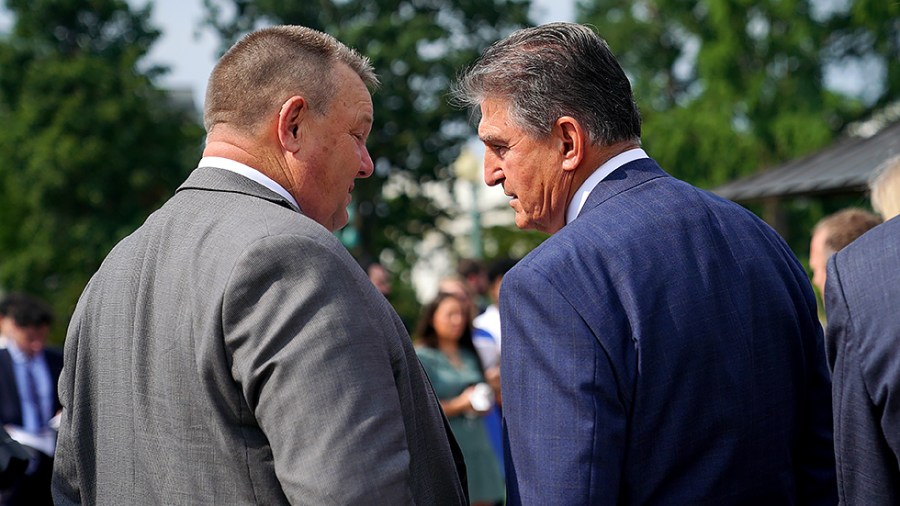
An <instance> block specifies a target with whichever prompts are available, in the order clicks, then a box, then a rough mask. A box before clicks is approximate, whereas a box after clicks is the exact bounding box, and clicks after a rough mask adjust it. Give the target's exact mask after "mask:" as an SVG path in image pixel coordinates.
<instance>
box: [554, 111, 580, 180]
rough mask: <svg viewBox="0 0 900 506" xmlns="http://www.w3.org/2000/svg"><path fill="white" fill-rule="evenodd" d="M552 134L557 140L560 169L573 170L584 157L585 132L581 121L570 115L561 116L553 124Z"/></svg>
mask: <svg viewBox="0 0 900 506" xmlns="http://www.w3.org/2000/svg"><path fill="white" fill-rule="evenodd" d="M553 134H554V135H555V136H556V137H557V139H558V140H559V146H560V151H561V153H560V154H561V155H562V169H563V170H575V169H576V168H577V167H578V165H579V164H581V160H582V159H584V150H585V147H586V145H587V144H586V141H587V137H586V135H587V133H586V132H585V131H584V129H583V128H582V127H581V123H579V122H578V120H576V119H575V118H573V117H571V116H563V117H561V118H559V119H557V120H556V123H554V124H553Z"/></svg>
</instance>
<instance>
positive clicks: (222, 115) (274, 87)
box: [203, 25, 378, 134]
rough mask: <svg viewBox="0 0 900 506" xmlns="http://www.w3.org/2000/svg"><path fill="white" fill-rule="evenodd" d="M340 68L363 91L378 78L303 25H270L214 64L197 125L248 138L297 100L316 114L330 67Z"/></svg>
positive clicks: (329, 85) (325, 101)
mask: <svg viewBox="0 0 900 506" xmlns="http://www.w3.org/2000/svg"><path fill="white" fill-rule="evenodd" d="M341 63H343V64H345V65H347V66H348V67H350V68H351V69H353V70H354V71H355V72H356V73H357V75H359V77H360V79H362V81H363V82H364V83H365V84H366V85H367V86H369V87H375V86H377V85H378V78H377V77H376V76H375V73H374V71H373V69H372V66H371V64H370V63H369V60H368V59H367V58H365V57H363V56H361V55H359V54H358V53H357V52H356V51H354V50H353V49H350V48H348V47H347V46H345V45H344V44H342V43H341V42H340V41H338V40H337V39H335V38H334V37H332V36H331V35H328V34H326V33H322V32H319V31H316V30H313V29H311V28H306V27H303V26H289V25H284V26H273V27H270V28H264V29H262V30H258V31H256V32H253V33H250V34H248V35H246V36H245V37H244V38H242V39H241V40H239V41H238V42H237V43H236V44H235V45H234V46H232V47H231V49H229V50H228V52H226V53H225V55H223V56H222V58H221V59H220V60H219V62H218V63H217V64H216V67H215V68H214V69H213V71H212V74H211V75H210V78H209V85H208V87H207V90H206V103H205V107H204V113H203V116H204V118H203V122H204V125H205V127H206V131H207V133H210V132H212V130H213V129H214V128H215V127H216V126H217V125H220V124H227V125H229V126H231V127H232V128H235V129H236V130H238V131H240V132H243V133H247V134H251V133H254V132H255V130H256V129H257V128H258V127H259V126H260V125H261V124H262V123H263V122H264V120H265V119H266V118H271V117H272V116H273V115H277V113H278V109H279V108H280V107H281V105H282V104H283V103H284V102H285V101H286V100H287V99H289V98H290V97H292V96H294V95H301V96H303V97H304V98H306V100H307V101H308V102H309V105H310V108H311V109H312V110H313V111H316V112H318V113H320V114H321V113H324V112H326V111H327V109H328V105H329V103H330V100H331V98H332V96H333V94H334V90H335V89H336V88H337V87H336V86H334V83H333V79H334V77H333V74H334V68H335V66H336V65H337V64H341Z"/></svg>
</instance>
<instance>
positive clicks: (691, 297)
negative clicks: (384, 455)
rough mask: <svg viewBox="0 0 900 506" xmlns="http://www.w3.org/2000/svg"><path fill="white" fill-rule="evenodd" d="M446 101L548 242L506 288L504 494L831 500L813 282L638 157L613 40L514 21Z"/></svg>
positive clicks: (754, 226)
mask: <svg viewBox="0 0 900 506" xmlns="http://www.w3.org/2000/svg"><path fill="white" fill-rule="evenodd" d="M636 36H639V35H636ZM455 96H456V97H457V99H459V101H460V102H461V103H463V104H466V105H468V106H471V107H479V108H480V113H481V118H480V123H479V127H478V134H479V137H480V138H481V139H482V141H483V142H484V144H485V146H486V153H485V160H484V178H485V181H486V182H487V184H488V185H492V186H493V185H498V184H499V185H502V186H503V189H504V191H505V193H506V194H507V195H508V196H510V198H511V201H510V206H511V207H512V208H513V209H514V210H515V212H516V216H515V219H516V225H517V226H519V227H520V228H533V229H538V230H541V231H544V232H547V233H551V234H554V235H553V236H552V237H550V238H549V239H547V240H546V241H545V242H544V243H543V244H541V245H540V246H539V247H538V248H536V249H535V250H534V251H533V252H532V253H531V254H529V255H528V256H527V257H526V258H525V259H523V260H521V261H519V263H518V264H517V265H516V267H515V268H513V269H512V270H511V271H510V272H509V273H507V275H506V276H505V277H504V280H503V286H502V288H501V303H500V311H501V317H502V331H503V354H502V357H501V363H502V370H503V376H502V389H503V398H504V419H505V431H506V440H507V462H506V465H507V481H508V487H509V497H508V498H509V504H513V505H515V504H592V505H598V504H833V503H835V502H836V497H835V481H834V479H835V478H834V459H833V455H832V453H833V452H832V426H831V405H830V400H829V390H830V383H829V378H828V371H827V366H826V362H825V355H824V349H823V342H822V329H821V326H820V325H819V323H818V320H817V317H816V302H815V298H814V295H813V291H812V288H811V287H810V284H809V280H808V279H807V277H806V274H805V272H804V270H803V269H802V267H801V266H800V264H799V263H798V261H797V259H796V258H795V257H794V255H793V254H792V253H791V251H790V250H789V249H788V247H787V245H786V244H785V243H784V241H782V239H781V238H780V237H779V236H778V235H777V234H776V233H775V232H774V231H773V230H772V229H771V228H770V227H768V226H767V225H766V224H765V223H763V222H762V221H761V220H759V219H758V218H757V217H756V216H754V215H753V214H752V213H750V212H748V211H747V210H745V209H743V208H741V207H740V206H738V205H736V204H734V203H732V202H728V201H725V200H723V199H720V198H718V197H716V196H714V195H712V194H709V193H707V192H704V191H702V190H699V189H697V188H694V187H692V186H690V185H688V184H686V183H684V182H681V181H678V180H676V179H675V178H672V177H670V176H669V175H668V174H666V173H665V172H664V171H663V170H662V169H661V168H660V167H659V166H658V165H657V164H656V162H655V161H653V160H652V159H650V158H648V156H647V154H646V153H645V152H644V151H643V150H642V149H640V134H641V132H640V116H639V114H638V110H637V107H636V105H635V103H634V99H633V97H632V92H631V87H630V85H629V82H628V79H627V78H626V76H625V74H624V72H623V71H622V69H621V68H620V66H619V64H618V62H617V61H616V59H615V57H614V56H613V54H612V53H611V51H610V50H609V48H608V46H607V45H606V43H605V42H604V41H603V40H602V39H601V38H600V37H598V36H597V35H596V34H595V33H594V32H593V31H591V30H590V29H589V28H587V27H584V26H581V25H576V24H569V23H554V24H548V25H543V26H540V27H536V28H529V29H524V30H521V31H518V32H516V33H514V34H512V35H510V36H509V37H508V38H507V39H504V40H502V41H500V42H497V43H495V44H494V45H493V46H491V47H490V48H488V49H487V50H486V51H485V52H484V54H483V55H482V57H481V58H480V59H479V61H478V62H476V63H475V64H474V65H473V66H472V67H471V68H470V69H468V71H467V72H466V73H465V74H464V75H463V76H462V77H461V79H460V81H459V83H458V85H457V89H456V93H455Z"/></svg>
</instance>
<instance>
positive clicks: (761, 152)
mask: <svg viewBox="0 0 900 506" xmlns="http://www.w3.org/2000/svg"><path fill="white" fill-rule="evenodd" d="M3 5H4V6H5V8H6V9H8V10H9V11H10V12H11V13H12V14H13V17H14V24H13V27H12V29H11V30H10V32H9V33H4V34H0V125H2V128H0V213H2V214H0V288H3V289H6V290H27V291H30V292H33V293H35V294H37V295H39V296H41V297H44V298H46V299H47V300H49V301H51V303H52V304H53V306H54V307H55V308H56V310H57V311H58V313H59V315H60V317H61V318H60V324H59V325H58V326H57V328H55V329H54V339H55V340H57V341H60V340H61V339H62V336H63V333H64V328H65V325H66V323H67V320H68V316H69V314H70V313H71V310H72V309H73V307H74V304H75V302H76V300H77V297H78V295H79V294H80V292H81V290H82V289H83V287H84V285H85V284H86V282H87V280H88V279H89V277H90V275H91V274H92V273H93V272H94V271H95V270H96V269H97V267H98V266H99V264H100V262H101V261H102V259H103V257H104V256H105V255H106V253H107V252H108V251H109V249H110V248H111V247H112V246H113V245H114V244H115V243H116V242H117V241H119V240H120V239H121V238H122V237H124V236H125V235H127V234H128V233H130V232H131V231H132V230H134V229H135V228H136V227H137V226H138V225H139V224H140V223H141V222H142V221H143V220H144V219H145V218H146V216H147V215H148V214H149V213H151V212H152V211H153V210H154V209H156V208H157V207H158V206H159V205H160V204H161V203H162V202H163V201H164V200H165V199H166V198H168V197H169V196H170V195H171V194H172V193H173V192H174V190H175V188H176V187H177V186H178V184H179V183H180V182H181V181H182V180H183V179H184V177H185V176H186V175H187V173H188V172H189V171H190V170H191V168H193V167H194V166H195V164H196V161H197V159H198V157H199V155H200V152H201V148H202V130H201V128H200V127H199V124H198V118H197V116H196V113H195V111H191V110H186V109H185V108H184V107H183V106H179V105H178V104H177V102H176V101H173V100H172V97H171V96H169V95H168V94H167V93H165V92H164V91H162V90H160V89H159V87H158V85H157V80H158V77H159V76H160V75H161V73H162V72H164V71H165V69H162V68H149V69H147V68H146V67H145V65H140V64H141V62H142V59H143V57H144V56H145V55H146V54H147V52H148V50H149V48H150V47H152V44H153V43H154V41H155V40H156V39H157V37H158V35H159V32H158V31H157V29H156V28H155V27H152V26H150V25H149V22H148V19H149V11H148V9H149V8H152V3H151V4H150V7H148V9H133V8H131V7H130V6H129V4H128V3H126V2H125V1H123V0H6V1H5V2H4V3H3ZM205 6H206V12H207V19H206V21H205V25H204V27H205V29H211V30H213V31H214V32H215V33H216V34H218V35H219V37H220V39H221V47H222V48H223V49H224V48H226V47H228V46H229V45H230V44H231V43H232V42H233V41H234V40H235V39H236V38H237V37H239V36H240V35H241V34H243V33H245V32H246V31H248V30H250V29H252V28H254V27H257V26H261V25H266V24H271V23H282V22H283V23H298V24H304V25H307V26H311V27H314V28H318V29H321V30H324V31H327V32H329V33H332V34H333V35H335V36H336V37H338V38H339V39H341V40H342V41H344V42H346V43H347V44H349V45H351V46H354V47H356V48H358V49H359V50H360V51H361V52H362V53H364V54H366V55H368V56H369V57H370V58H371V59H372V61H373V63H374V65H375V67H376V69H377V70H378V72H379V74H380V76H381V78H382V81H383V86H382V88H381V89H380V90H379V91H378V92H377V94H376V96H375V100H374V102H375V106H376V111H375V121H376V123H375V128H374V130H373V133H372V136H371V138H370V143H369V147H370V150H371V153H372V157H373V159H374V160H375V162H376V175H375V176H373V177H372V178H370V179H368V180H365V181H364V182H362V183H361V184H358V185H357V189H356V191H355V196H354V205H355V208H354V209H353V221H352V223H351V227H348V228H347V229H345V231H344V232H343V233H341V234H340V236H341V238H342V239H343V240H344V241H345V244H347V246H348V248H349V249H350V251H351V252H352V253H353V254H354V255H355V256H356V257H357V258H358V259H360V261H362V262H367V261H371V260H381V261H382V262H385V263H386V264H387V265H388V267H389V268H390V269H391V270H392V271H394V273H395V295H394V297H393V300H392V302H394V303H395V305H396V307H397V308H398V311H399V312H400V313H401V315H402V316H403V317H404V320H405V321H407V322H411V321H412V320H414V319H415V316H416V314H417V313H418V302H417V301H416V299H415V294H414V292H413V290H412V288H411V285H410V274H409V273H410V270H411V266H412V265H413V264H414V262H415V261H416V260H417V253H416V249H415V246H416V245H417V244H418V242H419V241H420V240H421V239H422V237H423V236H424V235H425V234H426V233H429V232H435V233H439V234H443V235H444V236H446V237H445V239H446V244H447V245H448V248H450V247H452V245H453V241H452V237H450V234H449V233H447V232H446V231H445V228H444V227H443V226H442V224H443V223H445V222H446V220H449V219H452V218H454V217H457V216H458V215H461V214H462V213H463V211H464V210H461V209H454V208H452V207H451V208H449V209H448V208H445V207H441V206H439V205H437V204H436V203H435V202H433V201H432V200H431V198H430V197H429V196H428V194H427V193H426V192H425V191H424V190H423V187H424V186H423V185H426V184H428V183H431V182H434V181H447V180H451V179H453V178H454V177H455V174H454V173H453V170H452V169H451V168H450V167H451V165H452V162H453V161H454V160H455V159H456V157H457V155H458V153H459V150H460V147H461V145H462V144H463V143H464V142H465V141H466V140H467V139H469V138H470V136H471V135H472V133H473V129H472V128H471V125H469V123H468V118H467V112H466V111H460V110H456V109H454V108H452V107H450V106H449V105H448V104H447V100H446V91H447V88H448V86H449V84H450V83H451V82H452V80H453V78H454V77H455V75H456V74H457V72H458V71H459V70H460V69H461V68H463V67H464V66H465V65H467V64H469V63H470V62H472V61H473V60H474V58H475V57H476V55H477V54H478V53H479V52H480V50H481V49H482V48H483V47H485V46H486V45H487V44H489V43H490V42H492V41H494V40H496V39H497V38H500V37H502V36H504V35H506V34H507V33H509V32H510V31H511V30H513V29H515V28H517V27H519V26H525V25H527V24H528V23H529V20H528V17H527V14H528V11H529V6H530V0H492V1H481V0H453V1H451V0H335V1H327V0H307V1H303V2H280V1H273V0H205ZM577 16H578V20H579V21H581V22H587V23H590V24H592V25H594V26H595V27H596V28H597V30H598V32H599V33H600V34H601V35H602V36H603V37H605V38H606V39H607V40H608V41H609V43H610V46H611V47H612V49H613V51H614V52H615V53H616V54H617V55H618V56H619V59H620V61H621V62H622V64H623V66H624V67H625V69H626V71H627V73H628V74H629V76H630V77H631V79H632V82H633V85H634V89H635V94H636V98H637V101H638V104H639V106H640V107H641V111H642V114H643V117H644V145H645V147H646V148H647V149H648V151H649V152H650V153H651V156H653V157H654V158H656V159H657V160H659V161H660V163H661V164H662V166H663V167H665V168H666V169H667V170H669V171H670V172H672V173H673V174H674V175H676V176H677V177H680V178H682V179H685V180H687V181H690V182H692V183H694V184H697V185H699V186H701V187H707V188H708V187H711V186H714V185H716V184H719V183H722V182H725V181H727V180H729V179H731V178H734V177H736V176H740V175H743V174H747V173H750V172H753V171H755V170H758V169H760V168H762V167H767V166H771V165H774V164H777V163H780V162H782V161H785V160H788V159H791V158H794V157H797V156H801V155H804V154H806V153H809V152H811V151H815V150H817V149H820V148H822V147H823V146H825V145H827V144H828V143H830V142H831V141H833V140H834V138H835V137H836V136H837V135H840V134H841V133H842V131H843V130H844V128H845V127H846V126H847V125H848V124H849V123H850V122H853V121H856V120H859V119H862V118H865V117H868V116H869V115H870V114H871V113H872V112H873V111H876V110H878V109H880V108H882V107H883V106H885V105H886V104H888V103H890V102H892V101H895V100H897V99H898V98H900V54H898V53H900V3H898V2H885V1H884V0H846V1H843V2H835V1H831V0H806V1H803V0H753V1H750V0H700V1H690V2H688V1H685V0H637V1H629V2H623V1H612V0H580V1H578V8H577ZM856 62H869V65H870V66H869V67H866V66H863V67H862V68H876V69H877V68H881V69H884V72H881V73H874V74H872V73H869V74H864V75H861V76H859V77H858V79H862V80H864V83H865V85H866V86H865V89H864V91H865V92H864V93H863V94H861V95H859V96H847V95H844V94H841V93H838V92H835V91H833V90H830V89H828V87H827V86H826V80H825V74H826V70H827V69H829V68H848V66H850V65H852V64H853V63H856ZM871 62H875V64H874V66H872V65H871ZM879 64H880V65H881V66H880V67H879V66H878V65H879ZM391 187H393V188H394V190H393V191H391V190H390V188H391ZM396 188H403V189H404V190H403V191H396ZM848 203H849V204H859V203H864V201H862V200H861V197H859V196H850V197H847V198H843V199H830V200H813V199H799V200H795V201H792V202H790V203H789V205H788V212H789V213H791V219H792V221H793V222H794V223H795V228H796V229H797V230H808V228H809V227H810V226H811V225H812V223H813V222H814V221H815V220H817V219H818V218H819V217H821V216H822V215H823V214H825V213H828V212H831V211H833V210H835V209H837V208H839V207H842V206H844V205H847V204H848ZM507 212H508V211H507ZM484 233H485V245H486V256H488V257H489V258H488V259H487V260H490V259H491V258H493V257H499V256H505V255H507V254H509V253H510V252H511V251H512V252H519V251H528V250H529V249H530V248H531V247H533V246H534V245H535V244H537V243H539V242H540V241H541V240H543V239H544V236H543V235H541V234H534V233H530V234H525V233H521V232H518V231H515V230H514V229H512V228H506V227H492V228H487V229H485V231H484ZM791 241H792V242H791V245H792V247H794V248H795V251H797V252H798V253H799V254H800V256H801V257H804V256H805V254H806V247H807V241H808V236H806V235H805V234H797V235H796V236H794V237H792V238H791ZM454 254H455V253H454Z"/></svg>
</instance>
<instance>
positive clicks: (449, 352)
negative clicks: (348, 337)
mask: <svg viewBox="0 0 900 506" xmlns="http://www.w3.org/2000/svg"><path fill="white" fill-rule="evenodd" d="M414 336H415V338H416V353H417V354H418V356H419V360H420V361H421V362H422V366H423V367H424V368H425V371H426V372H427V373H428V377H429V378H431V383H432V385H433V386H434V391H435V393H436V394H437V396H438V399H440V401H441V407H442V408H443V409H444V413H445V414H446V415H447V418H449V419H450V426H451V427H452V428H453V434H454V436H456V440H457V442H458V443H459V447H460V448H461V449H462V452H463V456H464V457H465V461H466V470H467V475H468V479H469V500H470V501H471V502H472V505H473V506H476V505H477V506H483V505H491V504H497V503H499V502H501V501H502V500H503V497H504V488H503V477H502V475H501V473H500V468H499V463H498V461H497V458H496V456H495V454H494V452H493V450H492V449H491V445H490V442H489V440H488V435H487V431H486V429H485V425H484V420H483V419H482V416H484V415H485V414H486V413H487V412H488V411H489V410H490V408H491V404H492V403H491V401H490V399H491V397H492V396H490V394H489V392H490V387H488V386H487V385H486V384H485V383H484V381H485V379H484V374H483V373H482V370H483V369H482V365H481V361H480V360H479V358H478V354H477V353H476V351H475V346H474V345H473V344H472V320H471V316H470V309H469V308H468V302H467V301H465V300H462V299H460V298H459V297H458V296H457V295H454V294H451V293H439V294H438V295H437V297H436V298H435V299H434V300H433V301H431V302H430V303H428V304H426V305H425V306H424V307H423V309H422V315H421V317H420V319H419V321H418V323H417V325H416V331H415V333H414Z"/></svg>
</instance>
